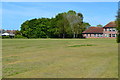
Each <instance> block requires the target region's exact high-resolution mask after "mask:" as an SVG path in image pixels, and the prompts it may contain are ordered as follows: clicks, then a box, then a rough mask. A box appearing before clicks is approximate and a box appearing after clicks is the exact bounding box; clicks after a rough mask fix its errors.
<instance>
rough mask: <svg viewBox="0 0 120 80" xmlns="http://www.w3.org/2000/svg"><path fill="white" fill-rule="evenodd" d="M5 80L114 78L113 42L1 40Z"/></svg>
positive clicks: (116, 73) (114, 49) (116, 56)
mask: <svg viewBox="0 0 120 80" xmlns="http://www.w3.org/2000/svg"><path fill="white" fill-rule="evenodd" d="M2 43H3V44H2V48H3V49H2V52H3V53H2V55H3V77H5V78H8V77H9V78H117V77H118V44H117V43H116V40H115V39H3V40H2Z"/></svg>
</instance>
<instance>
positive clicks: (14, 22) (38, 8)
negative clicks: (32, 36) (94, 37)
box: [0, 2, 118, 30]
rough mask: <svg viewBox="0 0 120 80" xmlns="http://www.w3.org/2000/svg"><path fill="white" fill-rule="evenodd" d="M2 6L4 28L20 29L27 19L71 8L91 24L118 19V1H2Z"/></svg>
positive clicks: (50, 15)
mask: <svg viewBox="0 0 120 80" xmlns="http://www.w3.org/2000/svg"><path fill="white" fill-rule="evenodd" d="M0 8H2V29H6V30H20V26H21V24H22V23H23V22H24V21H26V20H30V19H34V18H41V17H45V18H51V17H55V15H57V14H58V13H62V12H67V11H69V10H74V11H76V12H77V13H82V14H83V16H84V22H88V23H90V24H91V26H96V25H98V24H102V25H103V26H104V25H106V24H107V23H108V22H110V21H114V20H115V19H116V17H115V16H116V15H117V10H118V2H2V7H0ZM0 10H1V9H0ZM0 12H1V11H0ZM0 14H1V13H0Z"/></svg>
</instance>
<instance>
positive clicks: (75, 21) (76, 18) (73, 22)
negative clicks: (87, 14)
mask: <svg viewBox="0 0 120 80" xmlns="http://www.w3.org/2000/svg"><path fill="white" fill-rule="evenodd" d="M67 19H68V21H69V24H70V27H71V29H72V32H73V38H76V37H78V34H79V31H80V28H81V27H82V23H83V15H82V14H81V13H76V12H75V11H73V10H70V11H68V12H67Z"/></svg>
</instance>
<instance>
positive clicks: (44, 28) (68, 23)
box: [20, 10, 90, 38]
mask: <svg viewBox="0 0 120 80" xmlns="http://www.w3.org/2000/svg"><path fill="white" fill-rule="evenodd" d="M89 26H90V25H89V23H85V22H83V15H82V14H81V13H76V12H75V11H73V10H70V11H68V12H64V13H59V14H57V15H56V16H55V18H38V19H37V18H35V19H31V20H27V21H25V22H24V23H23V24H21V30H20V32H21V34H22V35H23V36H24V37H27V38H72V37H73V38H78V37H81V36H82V32H83V31H84V30H85V29H86V28H87V27H89Z"/></svg>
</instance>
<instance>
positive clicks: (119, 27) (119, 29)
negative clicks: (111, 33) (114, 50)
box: [115, 2, 120, 43]
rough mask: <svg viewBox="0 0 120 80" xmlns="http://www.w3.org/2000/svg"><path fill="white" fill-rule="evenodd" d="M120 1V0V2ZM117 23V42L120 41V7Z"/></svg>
mask: <svg viewBox="0 0 120 80" xmlns="http://www.w3.org/2000/svg"><path fill="white" fill-rule="evenodd" d="M119 3H120V2H119ZM115 22H116V24H117V30H118V34H117V42H118V43H120V7H119V9H118V15H117V19H116V21H115Z"/></svg>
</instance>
